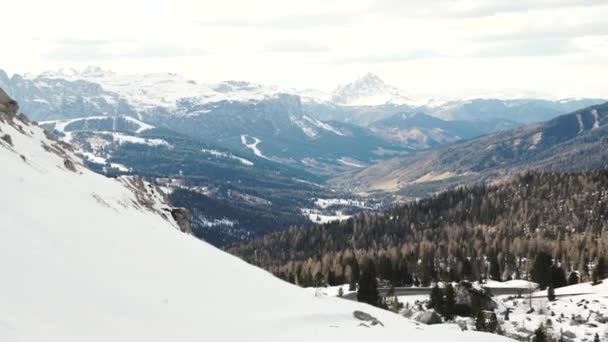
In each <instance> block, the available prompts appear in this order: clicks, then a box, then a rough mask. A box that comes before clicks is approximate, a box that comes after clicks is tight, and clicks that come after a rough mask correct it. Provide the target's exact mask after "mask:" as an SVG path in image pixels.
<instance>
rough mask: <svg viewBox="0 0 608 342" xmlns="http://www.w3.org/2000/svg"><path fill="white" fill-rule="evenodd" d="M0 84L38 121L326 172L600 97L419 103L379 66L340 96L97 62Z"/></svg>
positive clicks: (469, 135) (0, 76)
mask: <svg viewBox="0 0 608 342" xmlns="http://www.w3.org/2000/svg"><path fill="white" fill-rule="evenodd" d="M0 85H3V86H5V87H6V88H7V89H8V92H9V94H10V95H12V96H14V97H15V98H17V100H18V101H19V102H20V103H21V106H22V109H23V110H24V111H25V112H27V113H30V115H31V117H32V118H34V119H35V120H38V121H50V120H67V119H80V118H83V117H100V116H113V117H115V116H126V117H131V118H136V119H137V120H139V121H140V122H142V123H145V124H148V125H151V126H154V127H158V128H167V129H169V130H171V131H174V132H179V133H181V134H186V135H188V136H190V137H191V138H193V139H197V140H202V141H205V142H207V143H208V144H211V145H214V146H218V147H221V148H224V149H228V150H231V151H234V152H235V153H237V154H239V155H243V156H245V158H253V157H258V158H262V159H265V160H267V161H272V162H275V163H280V164H283V165H287V166H289V167H292V168H297V169H300V170H305V171H306V172H311V173H315V174H317V175H323V176H333V175H337V174H341V173H343V172H347V171H353V170H357V169H360V168H362V167H365V166H368V165H371V164H373V163H376V162H379V161H382V160H385V159H388V158H391V157H396V156H399V155H404V154H406V153H410V152H413V151H415V150H419V149H425V148H429V147H435V146H439V145H442V144H448V143H453V142H456V141H460V140H462V139H469V138H473V137H476V136H479V135H483V134H487V133H491V132H495V131H499V130H504V129H507V128H511V127H514V126H516V125H520V124H522V123H525V122H528V121H537V120H539V119H541V118H545V117H552V116H554V115H557V114H558V113H560V108H561V109H565V108H571V107H576V106H577V105H582V104H584V103H586V102H585V101H592V100H580V101H563V102H559V103H552V102H549V101H542V100H538V101H537V100H526V101H523V100H522V101H519V102H517V101H503V100H474V101H463V102H451V103H447V104H437V103H435V102H433V103H431V104H430V105H426V106H421V105H420V103H419V102H416V101H412V100H411V99H410V98H408V97H407V96H406V95H404V93H405V92H404V91H401V90H399V89H398V88H396V87H394V86H391V85H388V84H386V83H385V82H383V81H382V80H381V79H380V78H379V77H378V76H376V75H373V74H367V75H365V76H364V77H362V78H360V79H358V80H356V81H354V82H352V83H350V84H347V85H344V86H340V87H338V88H337V89H336V90H335V91H334V92H333V93H332V94H323V93H322V92H316V91H314V90H305V91H298V90H294V89H283V88H279V87H276V86H266V85H260V84H255V83H250V82H245V81H225V82H220V83H215V84H210V83H209V84H207V83H197V82H194V81H192V80H188V79H186V78H183V77H181V76H179V75H175V74H170V73H160V74H145V75H120V74H116V73H114V72H111V71H107V70H103V69H100V68H97V67H88V68H85V69H83V70H74V69H63V70H59V71H54V72H44V73H41V74H38V75H32V74H27V75H25V76H20V75H13V76H12V77H11V78H9V77H8V76H7V75H6V73H4V72H0ZM420 114H427V115H426V116H422V115H420ZM436 117H445V118H447V119H449V120H438V119H437V118H436ZM465 121H466V122H465ZM87 122H88V123H90V122H91V121H87ZM113 122H114V123H116V121H113ZM73 124H77V123H73Z"/></svg>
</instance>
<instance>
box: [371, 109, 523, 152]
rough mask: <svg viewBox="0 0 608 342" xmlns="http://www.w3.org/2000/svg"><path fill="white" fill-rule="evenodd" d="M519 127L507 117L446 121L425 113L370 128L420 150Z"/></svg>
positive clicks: (400, 116)
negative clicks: (488, 119)
mask: <svg viewBox="0 0 608 342" xmlns="http://www.w3.org/2000/svg"><path fill="white" fill-rule="evenodd" d="M516 126H518V124H517V123H514V122H511V121H507V120H491V121H459V120H454V121H445V120H442V119H439V118H436V117H432V116H430V115H427V114H423V113H414V114H412V113H401V114H395V115H393V116H391V117H388V118H386V119H383V120H380V121H376V122H374V123H373V124H371V126H370V128H371V130H372V131H373V132H374V133H376V134H377V135H378V136H380V137H382V138H383V139H384V140H387V141H390V142H393V143H396V144H400V145H402V146H406V147H409V148H411V149H414V150H420V149H426V148H430V147H437V146H440V145H445V144H450V143H454V142H457V141H460V140H464V139H470V138H474V137H478V136H480V135H484V134H488V133H492V132H496V131H500V130H504V129H507V128H513V127H516Z"/></svg>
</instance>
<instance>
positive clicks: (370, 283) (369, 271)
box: [357, 259, 381, 306]
mask: <svg viewBox="0 0 608 342" xmlns="http://www.w3.org/2000/svg"><path fill="white" fill-rule="evenodd" d="M357 300H358V301H359V302H363V303H367V304H370V305H374V306H380V304H381V303H380V294H379V293H378V280H377V279H376V268H375V266H374V262H373V261H372V260H371V259H366V260H365V262H364V264H363V268H362V270H361V277H360V278H359V289H358V290H357Z"/></svg>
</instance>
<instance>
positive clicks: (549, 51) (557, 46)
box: [476, 39, 581, 57]
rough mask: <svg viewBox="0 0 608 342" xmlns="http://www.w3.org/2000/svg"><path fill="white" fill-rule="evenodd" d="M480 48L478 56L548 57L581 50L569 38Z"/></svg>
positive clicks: (501, 43)
mask: <svg viewBox="0 0 608 342" xmlns="http://www.w3.org/2000/svg"><path fill="white" fill-rule="evenodd" d="M488 45H489V47H487V48H483V49H481V50H479V51H478V52H477V54H476V57H548V56H562V55H569V54H575V53H577V52H580V51H581V50H580V48H579V47H577V46H576V45H575V44H574V43H573V42H572V41H571V40H569V39H540V40H521V41H509V42H499V43H495V44H488Z"/></svg>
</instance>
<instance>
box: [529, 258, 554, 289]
mask: <svg viewBox="0 0 608 342" xmlns="http://www.w3.org/2000/svg"><path fill="white" fill-rule="evenodd" d="M552 265H553V258H552V257H551V255H549V253H546V252H542V251H541V252H539V253H538V254H537V255H536V258H534V264H533V265H532V270H531V271H530V275H531V276H532V281H533V282H535V283H537V284H538V285H539V286H540V288H541V289H546V288H547V286H549V284H550V283H551V266H552Z"/></svg>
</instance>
